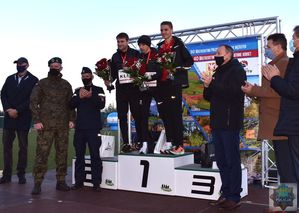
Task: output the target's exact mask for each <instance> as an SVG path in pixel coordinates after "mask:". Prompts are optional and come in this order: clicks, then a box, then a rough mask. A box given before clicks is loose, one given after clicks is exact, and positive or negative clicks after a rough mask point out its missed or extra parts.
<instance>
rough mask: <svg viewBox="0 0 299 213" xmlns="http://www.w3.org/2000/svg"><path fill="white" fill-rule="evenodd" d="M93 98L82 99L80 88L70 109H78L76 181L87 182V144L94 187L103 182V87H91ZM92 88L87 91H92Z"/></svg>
mask: <svg viewBox="0 0 299 213" xmlns="http://www.w3.org/2000/svg"><path fill="white" fill-rule="evenodd" d="M90 87H91V89H92V96H91V97H90V98H82V99H81V98H80V97H79V91H80V88H78V89H76V90H75V93H74V95H73V97H72V99H71V101H70V107H71V108H72V109H77V117H76V123H75V135H74V147H75V151H76V162H75V181H76V184H78V185H81V184H83V182H84V180H85V170H84V168H85V157H84V156H85V150H86V143H87V144H88V147H89V153H90V159H91V176H92V183H93V185H94V186H99V185H100V184H101V181H102V178H101V176H102V161H101V158H100V150H99V149H100V147H101V143H102V140H101V136H100V135H99V134H100V130H101V129H102V123H101V109H103V108H104V107H105V94H104V91H103V89H102V88H101V87H97V86H94V85H92V86H90ZM90 87H87V88H86V89H88V90H90Z"/></svg>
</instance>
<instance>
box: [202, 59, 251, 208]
mask: <svg viewBox="0 0 299 213" xmlns="http://www.w3.org/2000/svg"><path fill="white" fill-rule="evenodd" d="M245 81H246V72H245V71H244V69H243V67H242V65H241V64H240V63H239V61H238V60H237V59H232V60H230V61H229V62H227V63H226V64H224V65H221V66H219V67H217V69H216V72H215V74H214V75H213V80H212V82H211V83H210V85H209V87H208V88H204V98H205V99H206V100H208V101H209V102H210V103H211V106H210V111H211V117H210V118H211V127H212V141H213V142H214V143H215V158H216V162H217V166H218V168H219V170H220V176H221V181H222V185H221V193H222V195H221V196H222V197H224V198H226V199H229V200H233V201H235V202H239V201H240V192H241V191H242V189H241V179H242V176H241V160H240V150H239V144H240V129H242V127H243V118H244V93H243V92H242V90H241V86H242V85H243V84H244V83H245Z"/></svg>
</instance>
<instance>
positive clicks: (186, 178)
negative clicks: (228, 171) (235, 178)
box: [175, 164, 248, 200]
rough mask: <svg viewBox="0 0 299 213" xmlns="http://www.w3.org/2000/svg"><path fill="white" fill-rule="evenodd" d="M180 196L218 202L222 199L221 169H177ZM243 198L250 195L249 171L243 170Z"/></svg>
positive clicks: (196, 167) (197, 167)
mask: <svg viewBox="0 0 299 213" xmlns="http://www.w3.org/2000/svg"><path fill="white" fill-rule="evenodd" d="M175 181H176V193H177V195H178V196H183V197H193V198H200V199H208V200H217V199H218V198H219V197H220V188H221V178H220V173H219V169H212V168H201V167H200V165H199V164H190V165H185V166H181V167H177V168H176V169H175ZM241 187H242V189H243V190H242V192H241V197H244V196H246V195H248V183H247V169H246V168H243V169H242V184H241Z"/></svg>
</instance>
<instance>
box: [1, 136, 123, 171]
mask: <svg viewBox="0 0 299 213" xmlns="http://www.w3.org/2000/svg"><path fill="white" fill-rule="evenodd" d="M0 133H1V136H0V170H3V143H2V130H0ZM101 134H106V135H112V136H114V137H115V143H116V144H115V154H116V153H117V151H118V147H117V131H109V130H102V131H101ZM73 138H74V130H70V134H69V149H68V160H67V163H68V166H71V165H72V159H73V158H74V156H75V149H74V146H73ZM35 149H36V131H35V130H31V131H30V132H29V135H28V166H27V170H26V172H27V173H31V172H32V169H33V165H34V159H35V151H36V150H35ZM18 150H19V146H18V140H17V139H15V141H14V145H13V174H16V167H17V159H18ZM88 154H89V151H88V148H87V149H86V155H88ZM55 168H56V163H55V148H54V144H53V145H52V147H51V153H50V156H49V159H48V169H55Z"/></svg>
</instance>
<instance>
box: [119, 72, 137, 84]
mask: <svg viewBox="0 0 299 213" xmlns="http://www.w3.org/2000/svg"><path fill="white" fill-rule="evenodd" d="M118 80H119V83H120V84H129V83H132V82H133V78H131V76H130V74H128V73H125V72H124V70H122V69H121V70H118Z"/></svg>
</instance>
